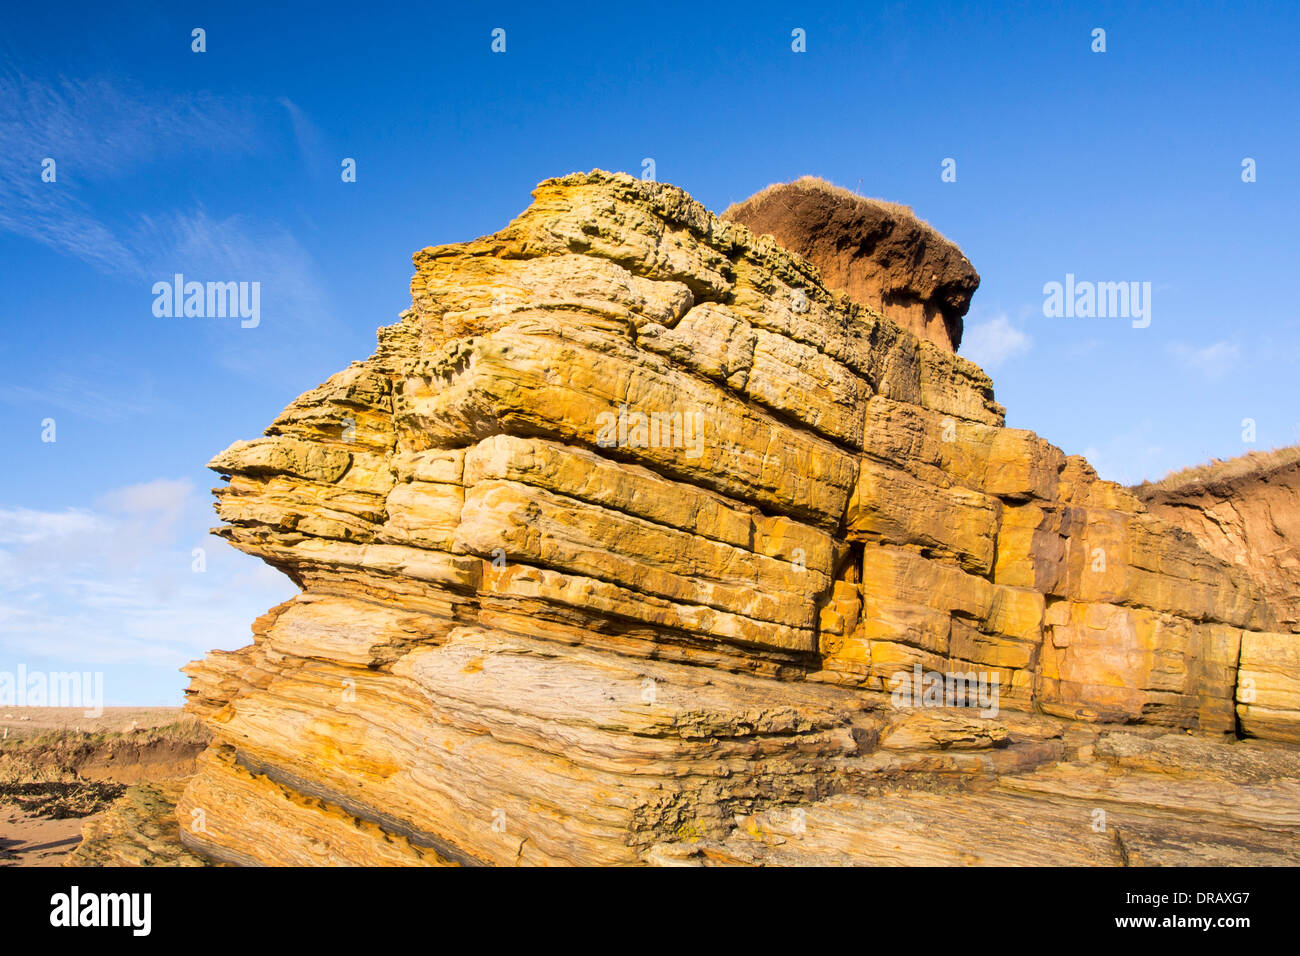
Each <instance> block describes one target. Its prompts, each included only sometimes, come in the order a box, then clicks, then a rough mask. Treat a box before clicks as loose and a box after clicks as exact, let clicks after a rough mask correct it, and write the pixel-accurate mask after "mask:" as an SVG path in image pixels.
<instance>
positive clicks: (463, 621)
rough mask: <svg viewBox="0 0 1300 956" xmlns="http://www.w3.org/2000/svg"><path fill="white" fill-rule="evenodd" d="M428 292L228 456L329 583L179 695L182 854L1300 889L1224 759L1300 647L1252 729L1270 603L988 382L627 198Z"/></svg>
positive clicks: (945, 286) (1245, 745)
mask: <svg viewBox="0 0 1300 956" xmlns="http://www.w3.org/2000/svg"><path fill="white" fill-rule="evenodd" d="M846 228H847V227H846ZM908 228H911V227H908ZM930 241H931V240H927V242H930ZM909 242H910V240H909ZM904 245H905V246H906V245H907V243H904ZM864 247H865V246H864ZM945 255H946V254H945ZM854 256H856V253H853V255H851V256H850V257H849V258H850V260H853V261H857V260H856V259H854ZM922 258H924V257H922ZM944 261H945V262H948V263H949V264H951V263H952V262H954V261H955V260H952V259H951V257H948V258H945V259H944ZM962 261H964V260H962ZM415 266H416V272H415V276H414V278H413V280H412V282H411V294H412V306H411V308H410V309H409V310H408V311H407V312H405V313H403V315H402V316H401V320H400V321H399V322H398V323H397V324H396V325H393V326H390V327H388V328H385V329H382V330H381V331H380V336H379V347H378V350H377V351H376V352H375V354H374V355H373V356H371V357H370V358H369V359H367V360H365V361H363V362H357V363H354V364H353V365H352V366H351V367H349V368H347V369H345V370H344V371H342V372H340V373H338V374H337V375H335V376H333V377H332V378H330V380H329V381H327V382H326V383H324V384H323V385H321V386H319V387H317V388H315V389H312V390H311V391H309V392H307V393H305V394H304V395H303V396H302V397H301V398H299V399H298V400H297V401H295V402H294V403H293V404H291V405H290V406H289V407H288V408H287V409H285V411H284V412H283V413H282V414H281V415H280V416H279V417H278V418H277V419H276V420H275V421H274V423H273V424H272V425H271V427H270V428H268V429H267V432H266V434H265V436H264V437H261V438H257V439H254V440H252V441H246V442H239V443H237V444H236V445H234V446H232V447H231V448H229V449H227V450H226V451H225V452H223V453H221V454H220V455H218V456H217V457H216V458H215V459H214V460H213V462H212V467H213V468H214V469H216V470H217V471H218V472H220V473H221V474H222V475H224V476H227V477H228V484H227V485H226V486H225V487H223V488H221V489H218V492H217V495H218V513H219V515H220V517H221V520H222V522H223V526H222V528H221V529H220V532H219V533H221V534H223V535H224V536H225V537H226V538H228V539H229V541H230V542H231V543H232V544H233V545H234V546H235V547H237V548H240V549H242V550H244V551H247V552H249V553H251V554H255V555H257V556H259V557H261V558H263V559H264V560H266V561H268V562H269V563H271V564H273V565H274V566H276V567H278V568H280V569H282V570H283V571H284V572H285V573H286V574H288V575H289V576H290V577H291V578H292V579H293V580H294V581H295V582H296V583H297V584H298V585H299V586H300V587H301V588H302V593H301V594H299V595H298V596H297V597H295V598H294V599H293V600H290V601H288V602H286V603H285V604H283V605H280V606H279V607H276V608H273V609H271V610H270V611H269V612H268V613H267V614H266V615H264V616H263V617H262V618H260V619H259V620H258V621H257V622H256V623H255V624H254V626H253V633H254V642H253V643H252V644H250V645H249V646H247V647H245V648H243V649H241V650H238V651H234V652H225V651H214V652H213V653H211V654H210V655H209V656H208V657H207V658H206V659H204V660H202V661H199V662H196V663H194V664H192V665H190V666H189V668H187V672H188V673H189V674H190V676H191V678H192V680H191V685H190V688H189V691H188V694H189V707H190V709H191V710H192V711H193V712H194V713H196V714H198V715H200V716H201V717H202V718H203V719H204V720H205V721H206V723H207V724H208V726H209V727H210V728H211V730H212V732H213V734H214V743H213V745H212V747H210V748H209V750H208V752H207V753H206V754H205V756H204V757H203V759H202V762H201V767H200V770H199V772H198V774H197V775H196V776H195V777H194V778H193V780H192V781H191V782H190V784H189V786H188V787H187V788H186V790H185V792H184V794H183V796H182V797H181V798H180V801H179V805H178V807H177V809H176V813H177V815H178V819H179V822H180V825H181V840H182V842H183V843H184V844H185V846H186V847H187V848H189V849H190V850H192V851H194V852H197V853H199V854H201V855H202V856H203V857H205V858H208V859H213V860H217V861H221V862H229V863H249V864H305V863H391V864H426V865H441V864H471V865H473V864H505V865H512V864H553V863H584V864H591V863H595V864H611V863H645V862H651V863H664V864H667V863H708V862H724V863H735V862H822V861H840V862H874V863H879V862H887V863H908V862H950V863H1025V862H1071V863H1114V864H1119V863H1125V862H1128V863H1136V862H1165V863H1183V862H1197V861H1199V862H1225V861H1228V862H1240V861H1250V862H1256V863H1275V862H1284V861H1290V862H1295V861H1296V860H1297V859H1298V856H1297V849H1296V835H1297V832H1300V809H1297V808H1300V802H1298V801H1297V800H1296V797H1297V796H1298V795H1300V781H1297V780H1296V779H1295V777H1294V771H1293V770H1291V769H1289V768H1291V767H1293V766H1294V751H1292V750H1289V749H1286V747H1285V745H1281V744H1273V743H1269V742H1264V743H1253V742H1249V741H1237V737H1238V731H1239V727H1238V722H1239V720H1240V721H1241V725H1242V726H1241V729H1242V730H1244V731H1245V732H1246V733H1249V734H1254V735H1257V736H1260V737H1272V738H1276V739H1283V740H1287V739H1290V740H1294V739H1296V729H1297V727H1300V695H1298V694H1297V686H1296V682H1295V678H1296V674H1297V673H1300V669H1298V668H1297V666H1296V665H1297V661H1296V660H1295V658H1294V657H1290V658H1285V659H1274V658H1270V659H1269V660H1270V663H1269V665H1268V666H1269V667H1273V668H1274V669H1275V671H1276V674H1277V677H1276V679H1270V680H1260V681H1253V682H1252V683H1251V685H1250V688H1251V691H1250V700H1249V702H1246V701H1243V702H1240V703H1239V702H1238V700H1237V699H1236V698H1237V697H1238V695H1239V689H1240V687H1241V678H1240V673H1239V662H1240V661H1241V659H1242V655H1243V647H1245V648H1250V647H1253V646H1256V645H1258V644H1261V643H1263V644H1265V645H1267V646H1269V647H1276V646H1277V642H1276V640H1275V638H1273V637H1270V636H1269V634H1270V632H1271V631H1273V630H1274V629H1276V628H1277V627H1278V622H1277V620H1276V616H1275V614H1274V612H1273V611H1272V610H1271V608H1270V605H1269V603H1268V602H1267V601H1266V600H1264V599H1263V598H1262V597H1261V594H1260V592H1259V591H1258V589H1257V588H1256V586H1255V585H1254V583H1253V582H1252V581H1251V580H1250V578H1249V576H1248V575H1247V574H1245V573H1244V572H1243V571H1242V570H1241V569H1239V568H1236V567H1234V566H1233V565H1232V564H1231V562H1225V561H1223V560H1221V559H1220V558H1218V557H1216V556H1215V555H1214V554H1212V553H1210V552H1209V551H1207V550H1206V549H1205V548H1203V547H1201V546H1200V545H1199V544H1198V543H1197V541H1196V539H1195V538H1194V537H1193V536H1192V535H1191V534H1189V533H1186V532H1184V531H1182V530H1180V529H1178V528H1176V527H1173V526H1171V525H1169V524H1167V523H1165V522H1164V521H1162V520H1161V519H1159V518H1158V517H1156V516H1155V515H1153V514H1151V513H1149V512H1148V510H1147V509H1146V507H1145V506H1144V505H1143V504H1142V502H1141V501H1140V500H1139V499H1138V498H1137V497H1135V496H1134V495H1133V494H1132V493H1130V492H1128V491H1126V490H1124V489H1123V488H1120V487H1118V486H1116V485H1113V484H1110V483H1107V482H1103V481H1100V480H1099V479H1098V478H1097V476H1096V475H1095V473H1094V472H1093V471H1092V469H1091V468H1089V467H1088V465H1087V464H1086V462H1084V461H1082V460H1081V459H1078V458H1070V457H1067V456H1065V455H1063V454H1062V453H1061V452H1060V451H1058V450H1057V449H1055V448H1053V447H1052V446H1051V445H1049V444H1048V443H1047V442H1045V441H1043V440H1042V439H1040V438H1038V437H1037V436H1035V435H1033V434H1032V433H1030V432H1026V431H1022V430H1016V429H1008V428H1005V427H1004V422H1003V409H1002V408H1001V407H1000V406H999V405H998V404H997V403H996V401H995V400H994V396H993V389H992V384H991V382H990V381H989V379H988V378H987V376H985V375H984V373H983V372H982V371H980V369H979V368H977V367H976V366H974V365H973V364H972V363H970V362H969V361H967V360H965V359H963V358H961V357H959V356H957V355H954V354H953V353H952V352H951V351H950V350H949V349H948V348H946V347H941V346H938V345H936V344H934V343H933V342H931V341H929V340H927V339H926V338H924V337H920V336H918V335H916V334H913V333H912V332H910V331H908V330H907V329H906V328H904V327H902V326H901V325H900V324H898V323H897V322H895V321H892V320H891V319H890V318H887V317H886V316H885V315H882V314H880V312H879V311H876V310H874V309H873V308H871V307H870V305H869V303H864V302H862V301H854V300H853V298H850V297H847V296H844V295H838V294H836V293H835V292H833V291H832V289H831V288H830V287H829V286H828V284H827V282H826V280H824V278H823V274H822V272H820V271H819V270H818V268H817V267H816V266H815V265H813V263H812V262H810V261H809V260H808V259H805V258H803V257H802V256H800V255H798V254H796V253H795V252H792V251H790V250H789V249H787V248H783V247H782V246H781V245H779V244H778V243H777V242H776V241H774V240H773V239H772V238H770V237H762V236H758V235H756V234H755V233H754V232H753V231H751V230H750V229H749V228H747V227H746V226H745V225H742V224H741V223H740V222H733V221H727V220H724V219H720V218H717V217H715V216H713V215H712V214H710V213H709V212H708V211H707V210H706V209H704V208H703V207H702V206H701V205H699V204H698V203H696V202H695V201H693V200H692V199H691V198H690V197H689V196H688V195H686V194H685V193H684V192H682V191H681V190H679V189H676V188H674V187H671V186H666V185H659V184H655V183H647V182H641V181H638V180H635V179H633V178H631V177H628V176H624V175H609V174H606V173H601V172H593V173H591V174H588V175H576V174H575V175H571V176H566V177H564V178H561V179H554V180H549V181H547V182H544V183H542V184H541V185H540V186H539V187H538V188H537V190H536V192H535V193H534V202H533V204H532V205H531V206H530V207H529V208H528V209H527V210H525V211H524V212H523V213H522V214H521V215H520V216H519V217H518V218H517V219H515V220H514V221H513V222H511V223H510V224H509V225H507V226H506V227H505V228H504V229H502V230H501V231H500V232H498V233H496V234H494V235H492V236H487V237H484V238H481V239H477V240H474V241H472V242H466V243H457V244H453V245H448V246H440V247H436V248H430V249H425V250H423V251H422V252H420V253H418V254H417V255H416V257H415ZM953 268H954V269H956V267H955V266H954V267H953ZM966 268H967V269H969V266H968V265H967V266H966ZM849 271H850V272H851V271H852V270H849ZM956 271H957V272H960V271H961V270H960V269H956ZM922 272H925V270H922ZM940 274H941V275H948V274H949V273H948V272H946V271H945V272H942V273H940ZM973 276H974V273H973V270H972V271H969V277H971V278H972V279H973ZM863 281H864V282H866V281H867V280H863ZM871 281H876V280H871ZM909 281H911V280H909ZM917 281H920V280H917ZM927 281H928V280H927ZM954 282H955V284H954V283H944V282H939V283H938V284H935V283H933V282H931V283H930V284H928V285H926V284H925V283H922V285H923V286H924V288H926V289H929V291H928V292H926V293H925V295H926V296H927V298H925V299H923V300H921V301H925V302H929V303H931V304H932V305H933V306H934V307H935V308H948V309H951V310H957V309H960V310H961V311H964V308H965V301H964V300H962V298H961V296H962V294H963V293H960V288H961V287H962V283H961V282H959V281H955V280H954ZM968 285H969V288H968V289H967V291H966V292H965V293H964V295H965V296H966V298H967V299H968V298H969V292H970V290H973V288H974V285H973V281H972V282H970V283H968ZM880 288H882V289H883V288H889V289H897V288H900V286H896V285H890V284H889V283H884V284H882V285H881V286H880ZM909 288H919V287H918V286H909ZM849 291H850V292H853V287H852V285H851V284H850V289H849ZM918 294H919V293H918ZM859 298H861V296H859ZM954 303H957V304H954ZM885 310H886V312H888V310H889V303H888V302H886V303H885ZM945 315H946V313H945ZM945 321H946V319H945ZM958 330H959V326H958ZM957 334H958V335H959V334H960V333H959V331H958V333H957ZM945 344H955V338H954V339H953V341H952V342H949V343H945ZM1289 646H1290V645H1288V647H1289ZM1270 673H1273V671H1270ZM927 675H939V681H938V685H937V687H936V685H935V683H934V682H933V681H930V680H928V679H926V678H927ZM954 675H957V677H958V678H960V679H954ZM967 678H969V679H967ZM911 688H915V691H916V692H915V693H911V692H910V689H911ZM905 690H906V691H908V693H904V691H905ZM963 705H964V706H963ZM1251 708H1255V709H1256V710H1255V711H1252V710H1251ZM1252 713H1258V714H1264V715H1266V716H1265V717H1264V718H1261V719H1253V718H1252ZM1186 732H1192V733H1193V734H1195V735H1197V736H1195V737H1188V736H1187V733H1186ZM1234 741H1236V742H1234ZM1243 795H1244V796H1243ZM1098 808H1104V809H1105V810H1106V811H1108V812H1109V813H1110V821H1111V822H1110V823H1109V824H1105V823H1103V825H1102V827H1101V828H1100V829H1098V828H1097V826H1096V819H1097V817H1096V814H1095V812H1094V811H1095V810H1096V809H1098ZM1102 818H1103V820H1104V819H1105V818H1106V813H1105V812H1103V813H1102ZM1025 833H1028V834H1030V835H1031V836H1033V835H1037V837H1039V838H1040V839H1037V840H1034V839H1031V840H1028V841H1027V840H1026V839H1025V836H1024V834H1025Z"/></svg>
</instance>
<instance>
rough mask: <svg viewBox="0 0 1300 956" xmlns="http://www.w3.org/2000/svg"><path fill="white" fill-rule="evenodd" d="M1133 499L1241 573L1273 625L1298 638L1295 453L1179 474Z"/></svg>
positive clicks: (1298, 457) (1298, 456)
mask: <svg viewBox="0 0 1300 956" xmlns="http://www.w3.org/2000/svg"><path fill="white" fill-rule="evenodd" d="M1133 490H1134V493H1135V494H1136V495H1137V496H1138V497H1139V498H1140V499H1141V500H1142V501H1143V502H1144V503H1145V504H1146V506H1147V508H1148V509H1149V510H1150V511H1151V513H1152V514H1156V515H1159V516H1160V517H1161V518H1164V519H1165V520H1166V521H1168V522H1169V523H1170V524H1174V525H1177V526H1178V527H1180V528H1183V529H1185V530H1187V531H1189V532H1190V533H1191V534H1192V536H1193V537H1194V538H1196V541H1197V543H1199V544H1200V545H1201V547H1203V548H1204V549H1205V550H1206V551H1209V552H1210V553H1211V554H1213V555H1215V556H1217V557H1218V558H1220V559H1222V560H1223V561H1226V562H1227V563H1229V564H1233V565H1236V566H1237V567H1240V568H1241V569H1242V570H1244V571H1245V572H1246V573H1247V574H1248V575H1249V576H1250V578H1251V580H1253V581H1254V582H1255V584H1256V586H1257V587H1258V588H1259V591H1260V593H1261V594H1262V595H1263V597H1264V599H1265V600H1266V601H1268V603H1269V606H1270V607H1271V608H1272V609H1273V613H1274V614H1275V615H1276V617H1277V620H1278V623H1279V624H1280V625H1281V626H1282V627H1283V628H1284V629H1285V630H1288V631H1292V632H1296V633H1300V446H1293V447H1291V448H1283V449H1279V450H1277V451H1273V452H1267V453H1258V452H1255V453H1251V454H1248V455H1243V456H1242V457H1241V458H1235V459H1233V460H1231V461H1224V462H1214V463H1211V464H1209V465H1202V466H1199V467H1197V468H1189V469H1187V470H1186V471H1180V472H1177V473H1175V474H1173V475H1170V476H1169V477H1168V478H1166V479H1164V480H1163V481H1159V482H1155V483H1153V484H1144V485H1141V486H1139V487H1137V488H1135V489H1133Z"/></svg>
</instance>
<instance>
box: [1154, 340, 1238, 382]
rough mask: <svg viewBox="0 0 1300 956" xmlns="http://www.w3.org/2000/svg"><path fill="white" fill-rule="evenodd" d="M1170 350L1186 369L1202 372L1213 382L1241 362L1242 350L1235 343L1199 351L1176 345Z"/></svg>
mask: <svg viewBox="0 0 1300 956" xmlns="http://www.w3.org/2000/svg"><path fill="white" fill-rule="evenodd" d="M1170 349H1171V351H1172V352H1173V354H1174V357H1175V358H1177V359H1178V361H1179V362H1180V363H1181V364H1182V365H1183V366H1184V367H1186V368H1189V369H1192V370H1194V371H1197V372H1200V373H1201V374H1202V375H1204V376H1205V377H1206V378H1208V379H1211V380H1212V381H1218V380H1219V379H1221V378H1223V377H1224V376H1226V375H1227V374H1228V373H1229V372H1231V371H1232V370H1233V369H1235V368H1236V367H1237V364H1238V363H1239V362H1240V360H1241V349H1239V348H1238V347H1237V346H1236V344H1235V343H1232V342H1227V341H1223V342H1215V343H1214V344H1213V345H1207V346H1204V347H1203V348H1199V349H1198V348H1192V347H1191V346H1188V345H1183V344H1175V345H1172V346H1170Z"/></svg>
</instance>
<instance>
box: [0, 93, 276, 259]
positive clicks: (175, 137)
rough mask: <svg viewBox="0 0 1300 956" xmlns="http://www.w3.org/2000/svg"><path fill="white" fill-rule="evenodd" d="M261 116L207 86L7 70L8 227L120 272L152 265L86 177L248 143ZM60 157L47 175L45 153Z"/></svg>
mask: <svg viewBox="0 0 1300 956" xmlns="http://www.w3.org/2000/svg"><path fill="white" fill-rule="evenodd" d="M258 125H259V121H258V120H257V119H256V117H255V116H254V115H253V114H252V113H250V112H249V111H248V110H247V109H246V108H244V107H242V106H241V107H232V106H230V105H228V104H226V103H224V102H222V101H220V100H218V99H216V98H215V97H212V96H208V95H205V94H201V93H183V94H160V93H144V92H140V91H134V90H131V89H128V88H124V87H122V86H121V85H120V84H117V83H113V82H109V81H107V80H102V79H98V80H76V79H66V78H61V79H60V80H58V81H57V82H44V81H40V80H33V79H30V78H28V77H26V76H23V75H22V74H18V73H14V72H6V73H0V164H2V165H3V168H4V170H5V176H4V177H3V178H0V229H2V230H5V231H7V232H12V233H15V234H17V235H21V236H25V237H27V238H29V239H32V240H34V241H36V242H39V243H42V244H44V245H46V246H49V247H51V248H53V249H56V250H58V251H59V252H63V253H66V254H68V255H71V256H74V257H76V258H78V259H81V260H82V261H84V262H87V263H89V264H90V265H91V266H93V267H94V268H96V269H97V270H99V271H102V272H106V273H111V274H117V275H136V276H139V275H143V274H144V271H145V269H146V265H145V263H144V262H142V261H141V257H140V255H139V254H138V251H137V250H136V249H134V248H132V247H131V245H130V243H129V242H127V241H126V240H125V238H124V236H123V235H122V232H123V229H122V227H121V225H120V224H115V223H114V222H113V221H112V220H113V217H111V216H108V215H106V214H105V213H104V212H103V211H102V210H96V209H95V208H93V207H92V205H91V203H90V202H89V201H88V200H87V198H86V197H85V193H86V187H87V186H88V185H90V184H92V183H95V182H102V181H105V180H111V179H114V178H117V177H121V176H123V175H126V174H127V173H129V172H133V171H135V170H138V169H140V168H142V167H144V166H147V165H150V164H153V163H156V162H159V161H161V160H165V159H167V158H170V157H174V156H177V155H181V154H186V153H193V152H196V151H197V152H213V151H218V150H219V151H222V152H226V153H229V152H231V151H234V152H246V151H248V150H249V149H250V148H251V147H252V144H253V143H255V142H256V141H257V139H258V136H257V133H256V130H257V127H258ZM46 158H49V159H52V160H54V162H55V176H56V180H55V182H44V181H43V180H42V177H41V172H42V162H43V161H44V160H45V159H46Z"/></svg>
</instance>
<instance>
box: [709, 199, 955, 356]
mask: <svg viewBox="0 0 1300 956" xmlns="http://www.w3.org/2000/svg"><path fill="white" fill-rule="evenodd" d="M720 218H722V219H726V220H730V221H732V222H739V223H743V224H744V225H746V226H748V227H749V228H750V229H751V230H753V232H755V233H757V234H758V235H770V236H772V237H773V238H775V239H776V241H777V242H779V243H780V244H781V245H782V246H784V247H785V248H786V249H789V250H790V251H791V252H796V253H798V254H799V255H801V256H803V258H804V259H806V260H808V262H810V263H812V264H813V265H815V266H816V267H817V268H818V269H819V270H820V272H821V279H822V282H824V283H825V285H826V288H828V289H833V290H835V291H837V292H843V293H845V294H846V295H848V297H849V298H850V299H852V300H853V301H855V302H858V303H861V304H862V305H865V306H868V307H870V308H873V309H876V310H878V311H880V312H882V313H883V314H884V315H885V316H886V317H888V318H890V319H893V320H894V321H895V322H897V323H898V324H899V325H901V326H902V327H903V328H905V329H907V330H908V331H909V332H913V333H915V334H916V335H918V336H920V337H921V338H924V339H927V340H928V341H931V342H933V343H935V344H936V345H939V346H942V347H943V348H946V349H948V350H950V351H954V352H955V351H956V350H957V346H959V345H960V344H961V334H962V318H963V316H965V314H966V310H967V309H969V308H970V300H971V296H972V295H974V293H975V290H976V289H977V288H978V287H979V282H980V277H979V274H978V273H977V272H976V271H975V268H974V267H973V266H972V265H971V264H970V262H969V261H968V260H967V259H966V257H965V256H964V255H962V252H961V250H960V249H959V248H957V246H956V245H954V244H953V243H952V242H950V241H949V240H948V239H946V238H944V237H943V236H942V235H940V234H939V232H938V231H937V230H936V229H934V228H933V227H932V226H930V224H929V223H926V222H924V221H922V220H921V219H918V218H917V216H916V214H915V213H913V212H912V210H911V209H909V208H908V207H907V206H902V205H899V204H898V203H892V202H885V201H883V200H879V199H868V198H866V197H864V196H859V195H857V194H855V193H852V192H849V190H847V189H844V188H842V187H839V186H834V185H832V184H831V183H828V182H826V181H825V180H824V179H819V178H817V177H815V176H804V177H803V178H802V179H797V180H795V181H794V182H792V183H777V184H774V185H772V186H769V187H768V188H767V189H764V190H763V191H762V192H760V193H757V194H755V195H753V196H751V197H750V198H748V199H746V200H744V201H743V202H740V203H737V204H736V205H734V206H731V207H730V208H729V209H727V211H726V212H724V213H723V214H722V215H721V217H720Z"/></svg>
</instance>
